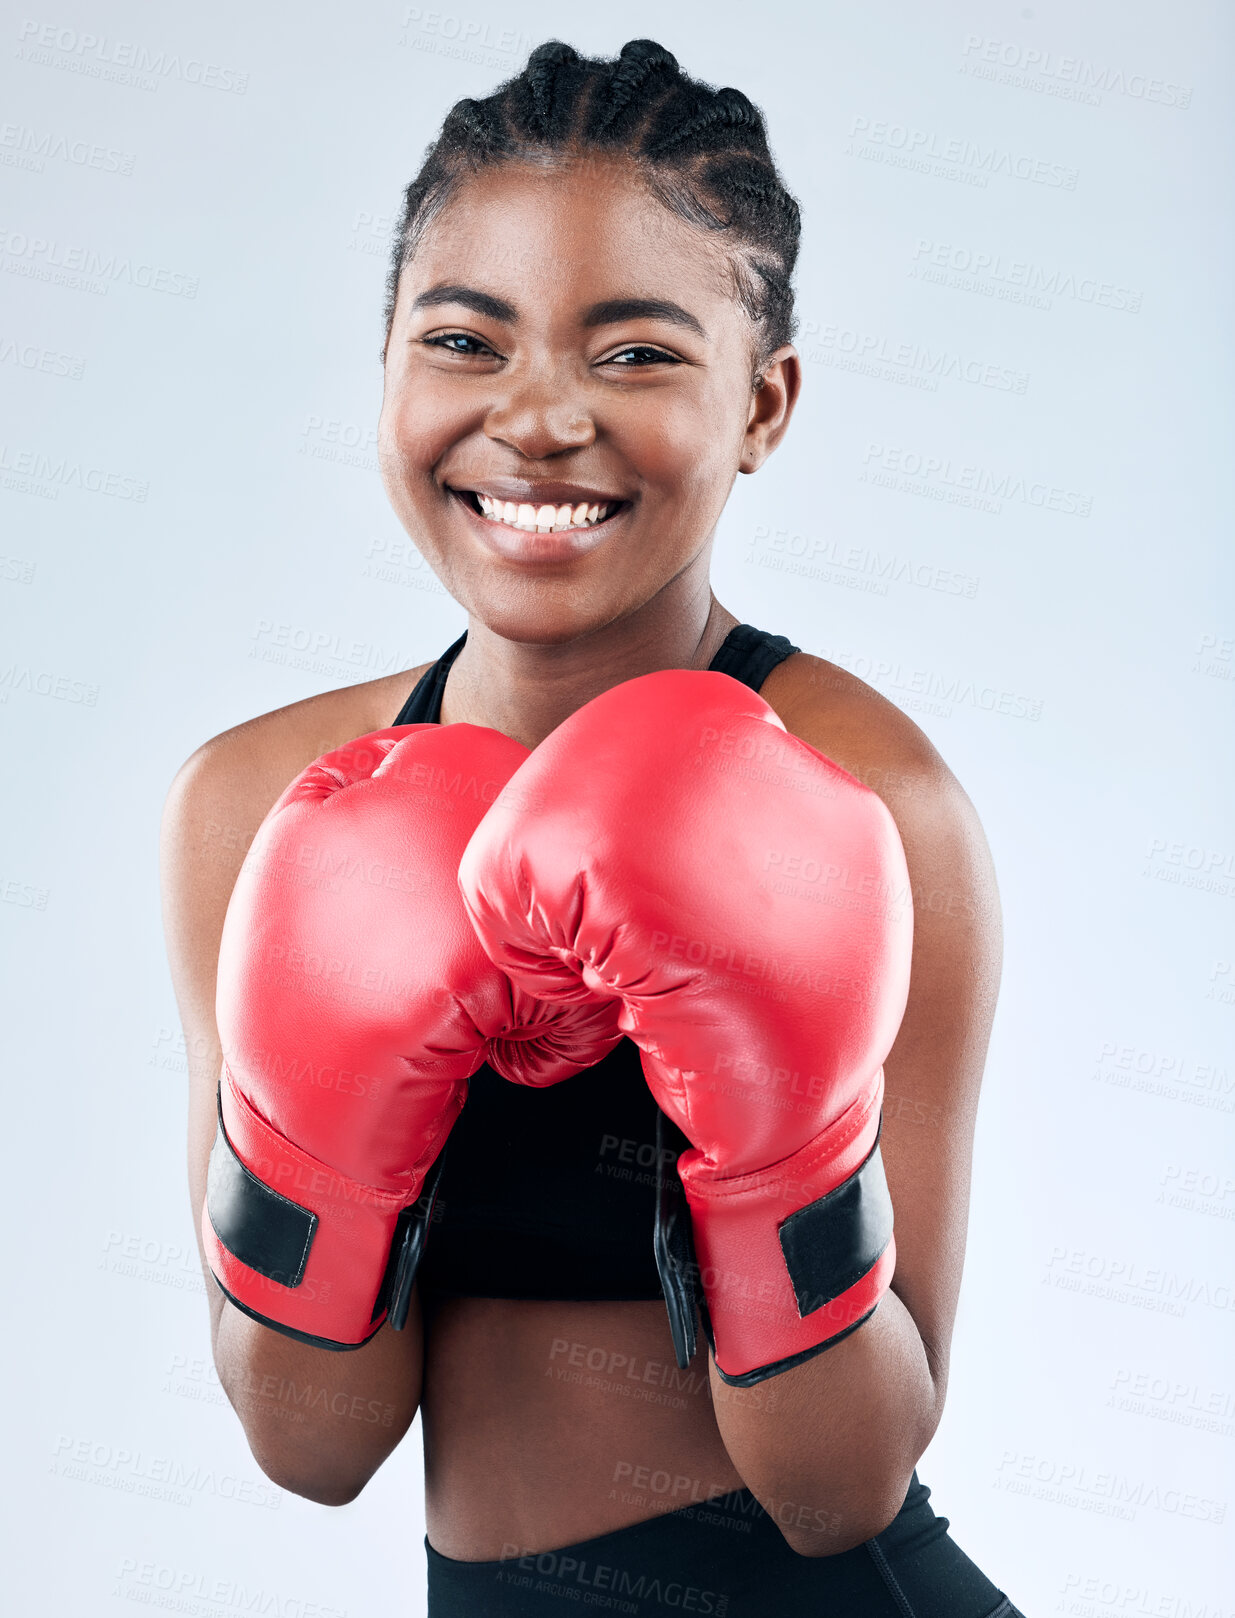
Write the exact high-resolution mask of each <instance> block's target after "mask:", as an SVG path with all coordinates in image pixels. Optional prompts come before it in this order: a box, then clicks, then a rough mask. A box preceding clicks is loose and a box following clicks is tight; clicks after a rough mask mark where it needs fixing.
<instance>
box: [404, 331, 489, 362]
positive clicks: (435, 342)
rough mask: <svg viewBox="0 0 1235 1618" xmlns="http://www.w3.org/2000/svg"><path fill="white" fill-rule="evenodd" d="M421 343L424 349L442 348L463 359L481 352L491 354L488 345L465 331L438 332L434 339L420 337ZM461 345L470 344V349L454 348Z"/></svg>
mask: <svg viewBox="0 0 1235 1618" xmlns="http://www.w3.org/2000/svg"><path fill="white" fill-rule="evenodd" d="M421 342H423V343H424V345H425V347H426V348H444V349H445V350H446V352H447V353H448V354H462V355H463V357H464V359H470V358H471V357H472V356H473V355H474V354H477V353H479V352H480V351H481V350H483V351H484V352H485V353H486V354H492V353H493V350H492V349H491V348H490V347H489V345H488V343H482V342H481V340H480V338H479V337H473V336H472V335H471V333H470V332H466V331H446V332H438V333H437V335H436V336H434V337H422V338H421ZM462 343H470V344H471V345H472V347H470V348H461V347H459V348H457V347H455V346H454V345H455V344H462ZM495 358H496V356H495Z"/></svg>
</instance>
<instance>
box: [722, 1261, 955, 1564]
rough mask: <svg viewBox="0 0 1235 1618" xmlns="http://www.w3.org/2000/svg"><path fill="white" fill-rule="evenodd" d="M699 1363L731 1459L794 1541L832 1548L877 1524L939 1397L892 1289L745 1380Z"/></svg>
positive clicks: (894, 1508) (908, 1469)
mask: <svg viewBox="0 0 1235 1618" xmlns="http://www.w3.org/2000/svg"><path fill="white" fill-rule="evenodd" d="M710 1365H711V1370H710V1374H711V1382H712V1399H713V1404H714V1407H715V1411H716V1420H717V1424H718V1426H719V1428H720V1433H721V1437H722V1438H723V1440H724V1443H725V1447H726V1449H727V1450H728V1452H729V1455H730V1458H731V1459H732V1461H733V1464H734V1466H735V1467H736V1468H737V1470H738V1472H739V1473H740V1474H741V1476H742V1478H743V1480H744V1481H745V1483H746V1486H747V1487H748V1488H749V1489H750V1491H751V1493H752V1494H754V1495H755V1497H756V1498H757V1499H758V1500H759V1502H760V1504H761V1505H762V1506H763V1508H764V1509H765V1510H766V1511H767V1512H768V1513H769V1514H770V1515H771V1517H772V1518H773V1520H774V1521H775V1522H776V1524H777V1525H778V1527H779V1528H780V1530H781V1532H782V1534H783V1535H784V1537H785V1540H786V1541H787V1543H788V1544H789V1545H790V1546H792V1548H793V1549H794V1550H795V1551H797V1552H798V1553H799V1554H800V1555H803V1556H833V1555H836V1554H838V1553H839V1552H841V1551H845V1550H849V1549H850V1548H851V1547H852V1546H854V1545H860V1544H862V1543H863V1542H864V1541H865V1540H867V1539H870V1538H872V1537H873V1536H874V1535H875V1534H877V1533H880V1532H882V1530H883V1529H884V1528H886V1527H887V1525H888V1523H889V1522H891V1520H892V1518H893V1517H894V1516H895V1515H896V1513H897V1512H898V1511H899V1510H900V1507H901V1504H902V1502H903V1500H904V1498H905V1493H906V1491H907V1489H908V1487H909V1481H910V1477H911V1475H912V1473H913V1469H914V1467H915V1466H916V1465H917V1463H918V1459H919V1457H920V1456H921V1454H922V1451H923V1450H924V1449H925V1448H926V1446H927V1444H928V1443H929V1442H930V1439H931V1436H932V1434H933V1433H934V1431H935V1427H936V1426H937V1424H938V1420H939V1416H940V1413H941V1411H942V1405H943V1389H942V1387H940V1386H937V1384H936V1381H935V1378H934V1377H933V1375H932V1372H931V1366H930V1363H929V1360H928V1356H927V1352H926V1348H925V1346H924V1344H923V1342H922V1338H921V1336H920V1335H919V1332H918V1329H917V1327H916V1326H915V1324H914V1321H913V1317H912V1316H911V1315H910V1313H909V1311H908V1310H907V1309H906V1308H905V1306H904V1304H903V1303H902V1302H901V1301H900V1299H899V1298H898V1297H897V1296H896V1294H895V1292H891V1291H890V1292H888V1293H886V1294H885V1295H884V1297H883V1299H882V1301H881V1302H880V1304H879V1307H878V1308H877V1309H876V1310H875V1312H874V1314H873V1315H871V1316H870V1318H869V1319H868V1320H866V1321H865V1322H864V1324H863V1325H861V1326H859V1327H858V1329H857V1330H856V1331H854V1332H851V1333H850V1334H849V1336H848V1337H846V1338H844V1339H842V1340H841V1341H840V1342H838V1343H835V1344H834V1345H833V1346H832V1347H831V1348H828V1349H825V1350H824V1351H823V1352H822V1353H819V1354H816V1355H815V1356H814V1358H812V1359H809V1360H806V1361H805V1362H804V1363H803V1364H801V1365H798V1366H795V1367H794V1368H793V1369H792V1370H788V1371H783V1372H781V1373H780V1374H779V1375H778V1376H774V1377H769V1378H767V1379H765V1380H764V1381H763V1382H759V1383H756V1384H755V1386H754V1387H751V1388H739V1387H734V1386H732V1385H731V1384H730V1383H727V1382H725V1381H724V1380H723V1379H722V1378H721V1377H720V1376H719V1375H718V1374H717V1371H716V1364H715V1360H712V1361H711V1362H710Z"/></svg>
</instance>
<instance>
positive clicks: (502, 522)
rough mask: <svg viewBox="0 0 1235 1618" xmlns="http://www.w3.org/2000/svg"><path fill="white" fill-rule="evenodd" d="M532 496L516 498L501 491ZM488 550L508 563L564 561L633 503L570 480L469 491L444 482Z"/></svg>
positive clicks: (587, 547) (598, 539)
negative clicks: (508, 496)
mask: <svg viewBox="0 0 1235 1618" xmlns="http://www.w3.org/2000/svg"><path fill="white" fill-rule="evenodd" d="M512 486H513V489H514V490H517V492H519V493H520V494H523V493H526V494H528V495H530V496H531V498H528V499H521V500H519V501H515V500H514V499H508V498H506V497H505V495H506V491H507V490H510V489H512ZM447 488H448V489H449V492H450V494H451V495H452V496H453V497H454V498H455V500H457V501H458V503H459V505H460V506H461V507H462V509H463V511H464V512H465V513H466V517H467V521H468V523H469V524H471V525H473V527H474V531H475V532H476V533H477V534H478V536H479V537H480V538H481V540H482V541H483V543H484V545H485V547H486V549H487V550H489V551H490V552H491V553H493V554H494V555H496V556H500V557H502V558H503V559H504V560H506V561H509V562H518V563H529V562H531V563H545V562H565V561H570V560H572V559H573V558H576V557H580V556H584V555H586V554H587V553H588V552H589V551H592V550H595V549H596V547H597V546H598V545H601V544H603V543H604V541H605V540H606V539H607V538H608V537H609V534H610V533H611V532H614V531H615V530H616V529H617V528H620V527H621V519H622V517H623V515H624V514H625V513H626V512H628V511H629V510H630V509H631V504H632V502H631V501H629V500H624V499H622V498H620V497H614V496H612V495H608V494H605V493H604V492H602V491H601V490H597V489H587V488H584V487H582V486H581V485H579V484H573V483H552V484H551V483H548V482H544V483H530V482H525V481H520V482H519V483H517V484H514V483H513V480H512V481H511V482H505V483H498V484H493V483H489V482H486V483H485V484H484V485H483V486H482V487H481V488H478V489H468V488H462V487H453V486H451V485H447Z"/></svg>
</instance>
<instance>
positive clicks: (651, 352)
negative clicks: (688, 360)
mask: <svg viewBox="0 0 1235 1618" xmlns="http://www.w3.org/2000/svg"><path fill="white" fill-rule="evenodd" d="M627 354H634V355H636V356H637V358H636V359H634V360H633V361H631V362H629V363H626V364H623V369H624V370H631V369H633V368H634V366H636V365H680V364H681V363H682V362H681V360H680V359H678V357H677V355H676V354H669V353H667V352H666V351H665V350H664V349H663V348H653V347H652V345H651V344H650V343H632V344H631V346H630V347H629V348H620V349H619V350H618V351H617V353H616V354H610V356H609V358H608V359H606V360H602V361H601V364H602V365H617V364H619V363H622V361H623V357H624V356H625V355H627Z"/></svg>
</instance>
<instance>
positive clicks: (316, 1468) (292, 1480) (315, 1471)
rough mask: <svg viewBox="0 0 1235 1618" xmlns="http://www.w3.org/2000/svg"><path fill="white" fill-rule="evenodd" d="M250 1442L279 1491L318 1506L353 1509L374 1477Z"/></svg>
mask: <svg viewBox="0 0 1235 1618" xmlns="http://www.w3.org/2000/svg"><path fill="white" fill-rule="evenodd" d="M246 1436H247V1437H248V1439H249V1449H250V1451H251V1453H252V1456H253V1459H254V1460H255V1461H256V1462H257V1464H258V1466H259V1467H260V1468H261V1470H262V1471H263V1472H264V1473H265V1475H266V1476H267V1477H268V1478H269V1479H270V1481H271V1483H273V1484H274V1485H275V1487H276V1488H279V1489H283V1490H285V1491H286V1493H288V1494H295V1495H299V1496H300V1498H301V1499H302V1500H312V1501H313V1503H314V1504H315V1505H318V1506H350V1505H351V1503H352V1501H353V1500H355V1499H356V1497H357V1495H359V1494H360V1492H361V1490H362V1489H363V1488H364V1486H365V1484H366V1483H368V1481H369V1479H370V1478H371V1477H372V1476H373V1472H372V1470H366V1471H363V1472H358V1471H356V1470H355V1469H354V1468H352V1469H349V1468H347V1467H346V1466H343V1465H340V1464H339V1463H338V1462H337V1461H335V1460H332V1458H331V1457H324V1459H325V1461H326V1464H325V1465H323V1464H322V1463H321V1461H318V1460H317V1459H316V1458H314V1457H306V1456H289V1455H286V1454H281V1453H279V1452H278V1450H276V1449H273V1448H271V1447H270V1446H268V1445H266V1444H263V1443H261V1442H260V1441H258V1440H255V1439H254V1437H253V1436H252V1435H246Z"/></svg>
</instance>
